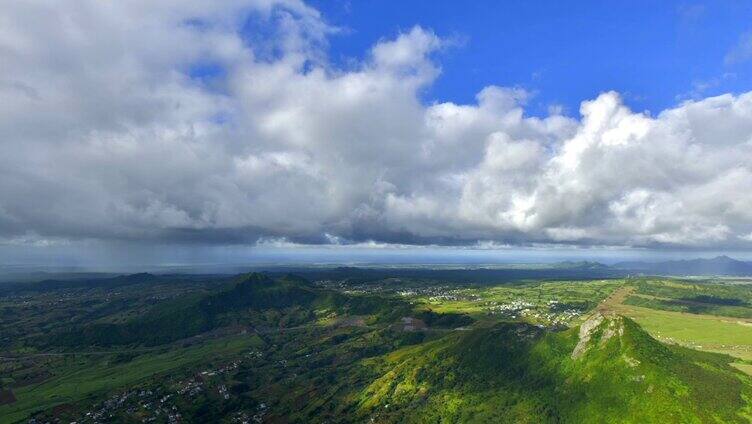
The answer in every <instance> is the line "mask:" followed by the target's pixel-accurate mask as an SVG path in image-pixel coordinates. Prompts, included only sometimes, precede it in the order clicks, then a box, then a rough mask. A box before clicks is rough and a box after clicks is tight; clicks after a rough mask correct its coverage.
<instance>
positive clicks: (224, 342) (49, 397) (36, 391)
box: [0, 336, 263, 424]
mask: <svg viewBox="0 0 752 424" xmlns="http://www.w3.org/2000/svg"><path fill="white" fill-rule="evenodd" d="M260 343H263V342H262V341H261V340H260V339H259V338H258V337H256V336H233V337H228V338H224V339H220V340H214V341H210V342H207V343H204V344H202V345H200V346H192V347H187V348H178V349H173V350H171V351H169V352H166V353H155V354H146V355H141V356H138V357H136V358H135V359H133V360H131V361H130V362H127V363H123V364H116V365H113V364H111V363H110V362H109V361H110V360H111V358H103V359H101V360H99V361H95V362H92V361H91V360H87V359H81V358H77V357H72V358H70V359H69V360H68V362H67V364H66V365H67V366H66V367H65V368H64V370H63V371H61V373H60V374H59V375H57V376H56V377H54V378H52V379H50V380H47V381H45V382H43V383H41V384H38V385H31V386H26V387H22V388H19V389H17V390H16V391H14V392H15V395H16V398H17V399H18V401H17V402H15V403H13V404H10V405H5V406H1V407H0V423H2V424H5V423H14V422H18V421H20V420H23V419H24V418H26V417H28V416H30V415H31V414H33V413H34V412H36V411H41V410H46V409H49V408H52V407H54V406H56V405H60V404H64V403H71V402H76V401H79V400H82V399H85V398H87V397H90V396H93V395H96V394H101V393H104V392H107V391H109V390H113V389H116V388H118V387H123V386H127V385H129V384H133V383H136V382H138V381H140V380H143V379H145V378H148V377H151V376H153V375H155V374H159V373H163V372H167V371H171V370H174V369H177V368H179V367H182V366H186V365H190V364H195V363H199V362H202V361H207V360H212V359H216V358H219V357H222V356H225V355H233V354H237V353H238V352H241V351H243V350H244V349H249V348H251V347H257V346H259V344H260Z"/></svg>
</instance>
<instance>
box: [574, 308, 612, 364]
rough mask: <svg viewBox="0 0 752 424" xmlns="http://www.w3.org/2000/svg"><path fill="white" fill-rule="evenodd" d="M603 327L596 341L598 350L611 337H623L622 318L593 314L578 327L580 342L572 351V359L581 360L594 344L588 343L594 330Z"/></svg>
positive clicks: (598, 313)
mask: <svg viewBox="0 0 752 424" xmlns="http://www.w3.org/2000/svg"><path fill="white" fill-rule="evenodd" d="M599 327H603V332H602V333H601V335H600V339H599V341H598V348H602V347H603V346H605V345H606V343H607V342H608V341H609V340H610V339H611V338H613V337H615V336H616V337H621V336H623V335H624V318H623V317H621V316H614V315H608V316H604V315H603V314H601V313H600V312H596V313H594V314H593V315H592V316H590V318H588V319H587V320H586V321H585V322H583V323H582V325H580V340H579V341H578V342H577V346H575V347H574V350H573V351H572V355H571V356H572V359H577V358H581V357H582V356H583V355H584V354H585V352H587V351H588V350H589V349H590V348H591V347H592V346H593V344H594V343H590V340H591V339H592V338H593V334H595V332H596V330H597V329H598V328H599Z"/></svg>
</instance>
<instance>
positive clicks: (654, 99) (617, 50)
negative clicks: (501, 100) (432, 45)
mask: <svg viewBox="0 0 752 424" xmlns="http://www.w3.org/2000/svg"><path fill="white" fill-rule="evenodd" d="M311 4H312V5H314V6H315V7H316V8H317V9H319V10H320V11H321V12H322V14H323V17H324V19H325V20H326V21H327V22H328V23H330V24H332V25H335V26H338V27H341V28H343V29H344V31H342V32H341V33H340V35H338V36H333V37H331V39H330V48H331V56H332V59H333V60H346V59H347V58H351V57H360V56H362V54H363V52H365V51H367V50H368V48H369V47H370V46H371V45H373V44H374V43H375V42H376V41H378V40H379V39H382V38H384V37H385V36H390V35H392V34H395V33H397V32H399V31H406V30H409V29H410V28H411V27H412V26H413V25H416V24H418V25H421V26H423V27H425V28H430V29H432V30H434V31H435V32H436V33H437V34H438V35H439V36H443V37H453V38H456V39H457V40H458V41H459V42H460V44H459V45H457V46H455V47H454V48H448V49H445V50H443V51H442V52H440V53H438V55H439V56H440V63H441V67H442V76H441V77H440V78H439V79H438V81H437V82H436V83H435V84H434V85H433V86H431V87H430V88H429V91H428V92H427V93H424V96H425V100H427V101H432V100H438V101H454V102H460V103H471V102H472V100H473V98H474V96H475V94H476V93H477V92H478V91H479V90H481V89H482V88H483V87H485V86H487V85H491V84H496V85H502V86H521V87H523V88H525V89H527V90H530V91H533V92H535V93H536V96H535V97H534V98H533V99H532V100H530V103H529V105H528V110H527V111H528V113H530V114H535V115H539V114H546V113H547V111H548V108H549V106H551V105H562V106H564V107H565V111H566V112H567V114H568V115H574V116H576V115H577V114H578V109H579V104H580V102H581V101H582V100H584V99H592V98H595V97H596V96H597V95H598V93H600V92H602V91H606V90H616V91H618V92H620V93H621V94H622V95H623V96H624V99H625V102H626V103H627V104H628V105H629V106H630V107H631V108H632V109H634V110H638V111H643V110H649V111H651V112H652V113H653V114H655V113H658V112H660V111H661V110H663V109H665V108H667V107H671V106H674V105H676V104H677V103H679V102H681V101H682V100H683V99H687V98H700V97H708V96H712V95H716V94H721V93H726V92H739V91H746V90H748V89H749V87H750V86H751V85H752V72H751V71H752V61H750V60H746V61H742V62H741V63H726V60H725V57H726V56H727V55H728V54H729V52H731V51H733V49H734V48H735V47H736V46H737V45H738V43H739V42H740V39H741V37H743V36H744V35H745V34H747V33H748V32H749V31H752V2H749V1H716V2H704V3H703V2H686V1H679V2H676V1H660V2H656V1H576V2H571V1H569V2H565V1H517V0H515V1H504V2H498V1H472V2H457V1H435V0H434V1H428V0H415V1H407V2H385V1H343V0H334V1H320V0H318V1H314V2H311Z"/></svg>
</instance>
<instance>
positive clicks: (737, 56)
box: [723, 32, 752, 65]
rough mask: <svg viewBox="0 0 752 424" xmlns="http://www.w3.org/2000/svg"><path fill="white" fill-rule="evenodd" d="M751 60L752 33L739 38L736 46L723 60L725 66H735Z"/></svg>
mask: <svg viewBox="0 0 752 424" xmlns="http://www.w3.org/2000/svg"><path fill="white" fill-rule="evenodd" d="M750 59H752V32H746V33H744V34H742V35H741V36H740V37H739V41H738V42H737V43H736V45H735V46H734V47H733V48H732V49H731V50H730V51H729V52H728V53H726V56H725V57H724V58H723V60H724V62H725V63H726V65H735V64H738V63H742V62H746V61H748V60H750Z"/></svg>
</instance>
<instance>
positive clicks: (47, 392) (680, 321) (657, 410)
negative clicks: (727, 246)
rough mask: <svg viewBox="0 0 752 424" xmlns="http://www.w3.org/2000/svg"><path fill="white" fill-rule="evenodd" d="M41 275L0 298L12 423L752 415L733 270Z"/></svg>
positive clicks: (0, 391)
mask: <svg viewBox="0 0 752 424" xmlns="http://www.w3.org/2000/svg"><path fill="white" fill-rule="evenodd" d="M578 266H579V265H578ZM30 287H35V288H34V289H33V290H28V289H24V290H14V291H9V292H7V293H5V294H4V295H0V331H3V332H4V333H2V334H8V333H7V332H10V333H11V334H12V335H13V336H12V337H6V336H0V346H2V349H3V352H2V353H0V357H2V358H3V359H2V360H0V401H1V402H0V423H15V422H25V421H27V420H28V419H29V418H30V417H33V418H34V419H35V420H36V422H38V423H43V422H57V421H60V422H72V421H76V422H78V423H94V422H126V423H128V422H134V423H135V422H143V421H144V420H152V421H153V422H165V423H168V422H228V423H229V422H243V421H247V422H306V423H307V422H367V421H374V422H383V423H389V422H395V423H396V422H420V423H423V422H439V423H441V422H536V423H537V422H565V423H568V422H572V423H587V422H599V423H600V422H634V423H646V422H748V421H749V420H750V418H751V417H752V409H750V408H751V406H750V399H752V377H750V376H748V375H747V374H746V372H749V371H750V370H751V369H752V362H746V360H748V359H752V356H745V355H747V354H748V353H749V352H752V351H748V350H745V349H747V347H752V326H747V325H746V324H745V323H746V321H745V320H746V318H744V317H745V316H746V315H745V314H747V313H749V312H750V311H749V309H750V308H751V307H750V304H751V302H750V300H752V299H750V296H749V294H748V293H747V290H748V286H746V285H742V284H738V283H737V282H729V281H715V280H713V281H697V280H692V281H681V280H671V279H661V280H658V279H640V280H590V281H567V280H560V281H524V282H515V283H514V284H502V285H487V284H480V285H474V284H468V283H466V282H464V283H458V284H452V283H449V282H447V281H446V280H441V281H432V280H430V279H426V278H420V279H410V278H407V279H406V278H391V277H390V278H386V279H383V280H371V281H367V282H363V281H362V280H358V279H357V278H353V279H349V278H346V279H343V280H331V279H325V280H316V281H314V282H311V281H309V280H306V279H303V278H300V277H296V276H292V275H284V274H279V275H274V276H271V275H269V274H246V275H242V276H238V277H234V278H227V277H206V278H204V279H202V278H198V277H185V278H176V277H170V278H167V279H164V278H162V277H155V276H148V275H141V276H138V277H131V278H116V279H112V278H110V279H105V280H101V281H99V280H98V282H95V284H92V285H91V286H86V285H85V284H83V283H81V282H69V283H66V284H63V285H59V286H57V285H55V284H48V285H42V286H30ZM40 287H41V288H40ZM670 302H678V303H676V304H673V303H670ZM682 302H683V303H682ZM677 304H679V305H685V306H686V305H690V304H691V305H703V307H704V308H706V309H695V310H693V311H689V310H682V309H676V305H677ZM682 307H683V306H682ZM720 312H729V314H727V315H725V316H720V315H716V314H718V313H720ZM732 314H735V315H732ZM698 349H700V350H703V351H699V350H698ZM715 352H722V353H728V354H731V355H734V356H733V357H732V356H728V355H726V354H720V353H715Z"/></svg>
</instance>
